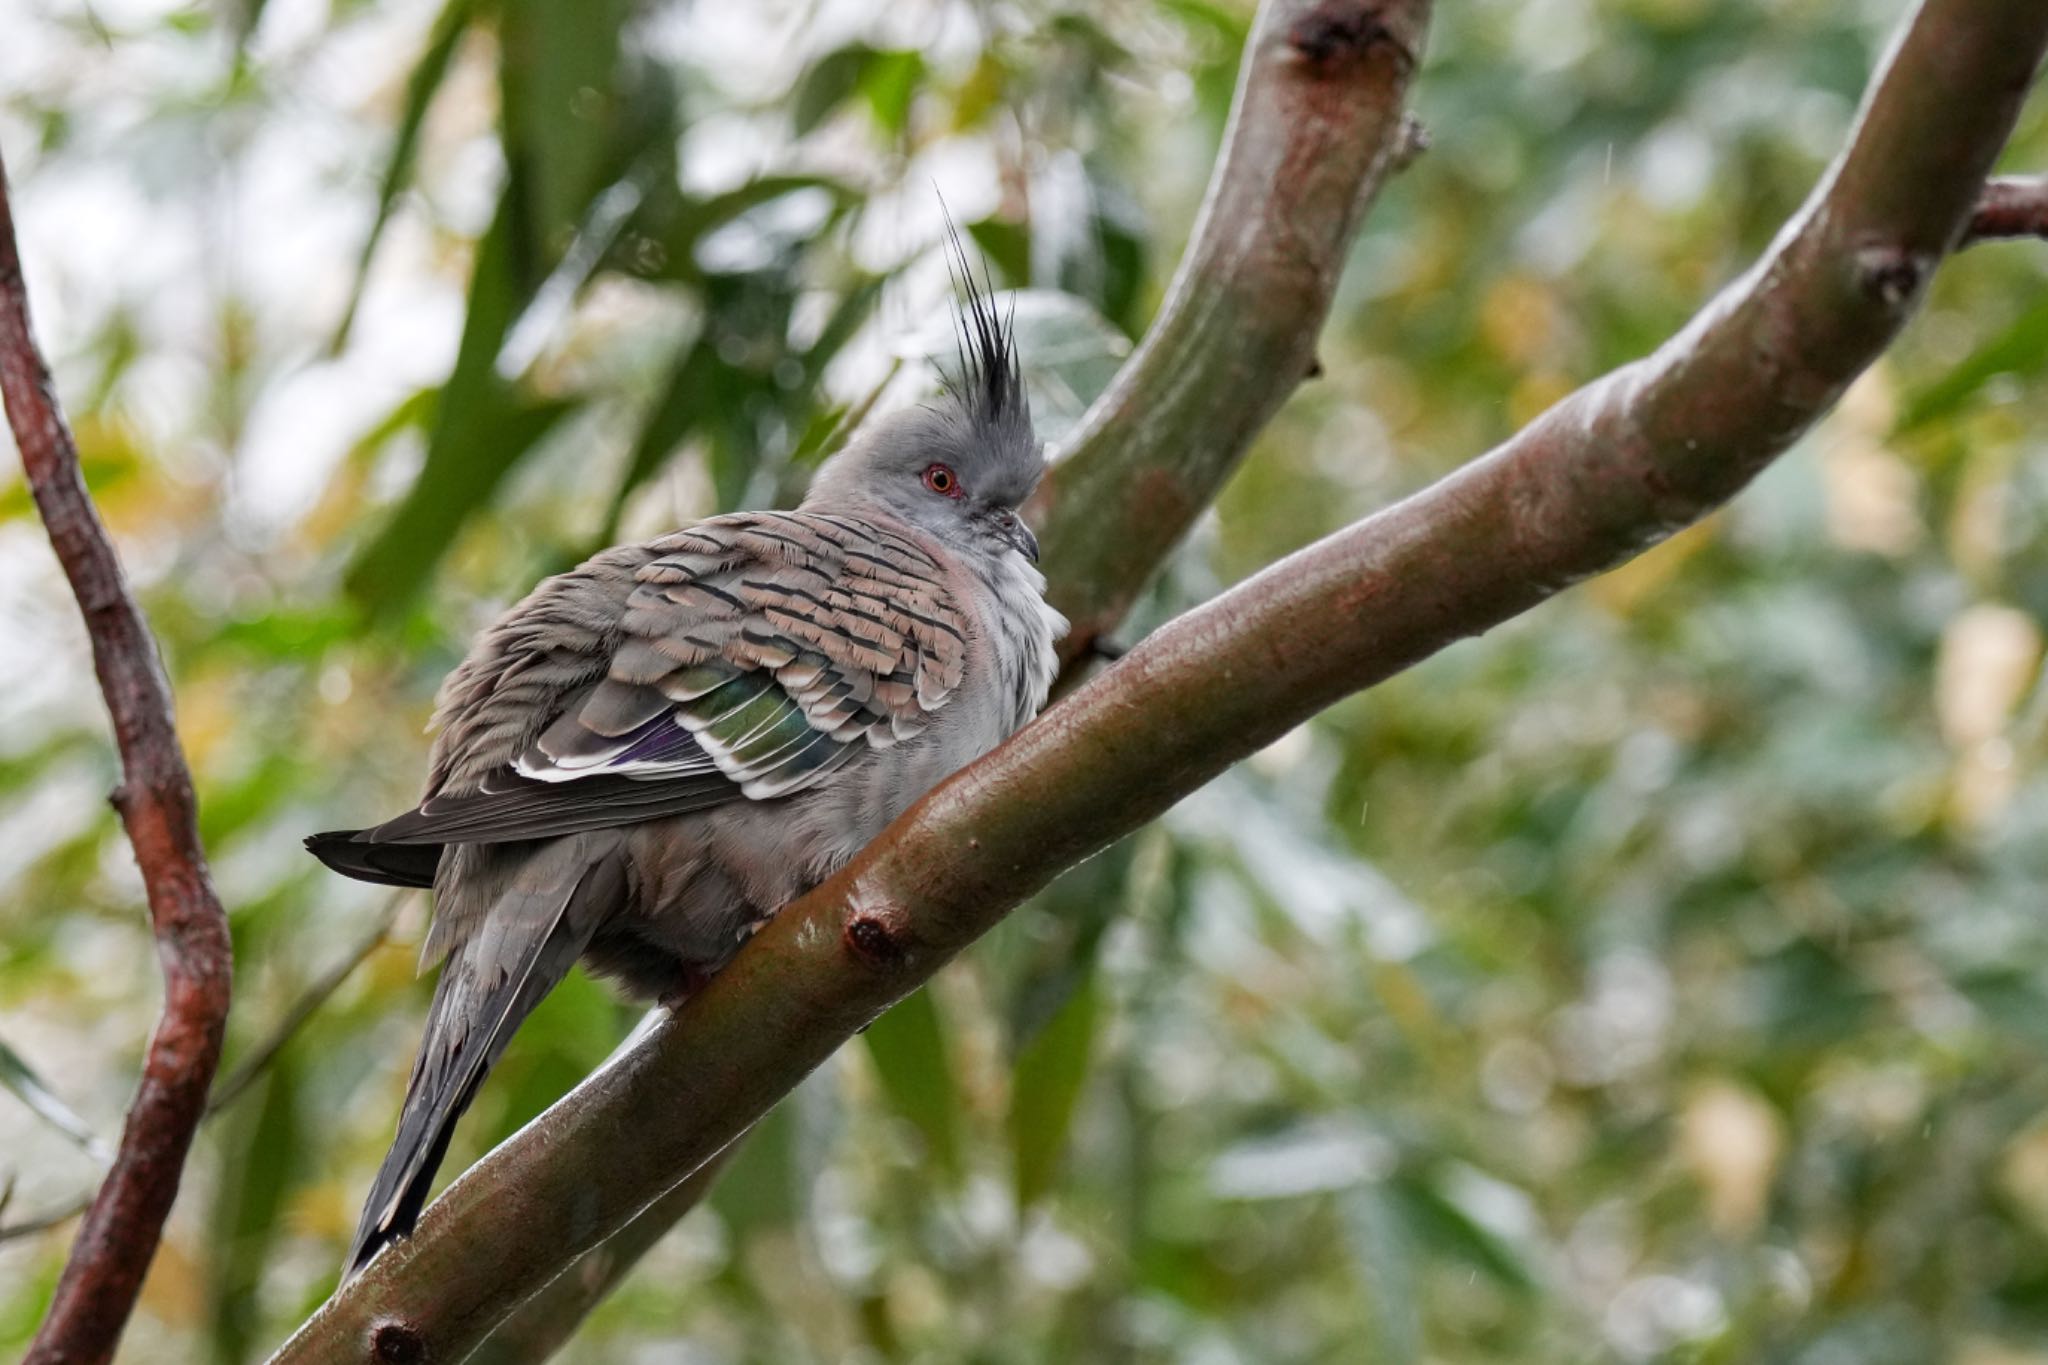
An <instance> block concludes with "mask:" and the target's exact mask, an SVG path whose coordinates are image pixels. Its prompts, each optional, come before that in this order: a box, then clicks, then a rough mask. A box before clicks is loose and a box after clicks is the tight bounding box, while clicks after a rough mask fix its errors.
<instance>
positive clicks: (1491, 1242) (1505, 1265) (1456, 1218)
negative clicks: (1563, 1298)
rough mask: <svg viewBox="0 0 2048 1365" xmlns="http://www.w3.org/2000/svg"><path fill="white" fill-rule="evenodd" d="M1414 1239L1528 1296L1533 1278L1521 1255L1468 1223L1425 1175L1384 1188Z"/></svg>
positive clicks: (1472, 1221) (1483, 1228) (1407, 1176)
mask: <svg viewBox="0 0 2048 1365" xmlns="http://www.w3.org/2000/svg"><path fill="white" fill-rule="evenodd" d="M1386 1188H1387V1190H1388V1192H1389V1194H1391V1195H1392V1196H1393V1197H1394V1199H1395V1201H1396V1202H1397V1203H1398V1206H1399V1207H1400V1209H1401V1212H1402V1216H1403V1217H1404V1218H1405V1219H1406V1220H1407V1223H1408V1226H1409V1227H1410V1228H1411V1229H1413V1230H1414V1233H1415V1237H1416V1240H1417V1241H1419V1242H1421V1243H1422V1244H1423V1245H1424V1246H1426V1247H1428V1248H1429V1249H1430V1250H1432V1251H1434V1252H1437V1253H1438V1254H1440V1255H1445V1256H1450V1257H1452V1258H1453V1259H1456V1260H1460V1261H1463V1262H1464V1263H1465V1264H1467V1265H1469V1266H1471V1267H1472V1268H1473V1269H1475V1270H1478V1271H1480V1272H1481V1273H1482V1274H1485V1275H1488V1276H1490V1277H1492V1278H1493V1279H1494V1280H1495V1281H1497V1282H1498V1283H1499V1284H1500V1285H1501V1286H1503V1287H1504V1288H1507V1289H1512V1290H1515V1291H1516V1292H1518V1293H1523V1294H1528V1293H1533V1292H1535V1289H1536V1277H1535V1276H1534V1275H1533V1274H1532V1273H1531V1272H1530V1270H1529V1267H1528V1266H1527V1265H1526V1264H1524V1262H1523V1260H1522V1254H1521V1251H1520V1250H1519V1249H1518V1248H1516V1247H1515V1246H1513V1245H1512V1244H1510V1243H1509V1242H1508V1241H1506V1240H1505V1239H1503V1238H1502V1237H1500V1236H1498V1235H1497V1234H1495V1233H1494V1232H1493V1230H1492V1229H1490V1228H1488V1227H1487V1226H1486V1225H1485V1224H1483V1223H1481V1222H1480V1221H1479V1220H1478V1219H1476V1218H1474V1217H1473V1216H1472V1215H1471V1214H1470V1213H1468V1212H1466V1210H1465V1209H1464V1208H1463V1207H1462V1206H1461V1205H1460V1204H1459V1203H1458V1202H1457V1201H1456V1200H1454V1199H1452V1198H1451V1197H1450V1196H1449V1195H1447V1194H1446V1193H1445V1192H1444V1191H1443V1190H1442V1189H1441V1188H1439V1186H1438V1183H1437V1182H1436V1181H1435V1180H1434V1179H1432V1178H1431V1177H1430V1176H1428V1175H1418V1174H1408V1173H1404V1174H1401V1175H1396V1176H1395V1177H1394V1178H1393V1179H1391V1180H1389V1181H1388V1182H1387V1186H1386Z"/></svg>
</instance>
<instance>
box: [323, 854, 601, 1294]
mask: <svg viewBox="0 0 2048 1365" xmlns="http://www.w3.org/2000/svg"><path fill="white" fill-rule="evenodd" d="M569 851H570V850H569V849H568V848H565V847H564V846H563V845H556V846H554V847H552V848H547V849H543V850H541V851H540V852H538V853H537V854H536V855H535V856H534V857H533V858H532V859H531V860H530V861H528V862H527V864H526V865H525V866H524V867H522V868H521V869H520V870H519V872H518V873H517V874H516V875H515V876H514V878H513V880H512V884H511V886H510V887H509V888H508V889H507V891H506V892H505V894H504V895H503V896H502V897H500V898H499V899H498V901H497V902H496V903H495V904H494V905H492V906H491V908H490V910H489V912H488V913H487V914H485V915H484V916H483V917H482V920H481V922H480V923H479V925H478V927H477V929H476V931H475V932H474V933H473V934H471V935H470V936H469V937H468V938H467V939H466V940H465V941H464V942H463V943H462V944H461V945H460V946H459V947H457V948H455V949H454V950H453V951H452V952H451V953H450V954H449V957H448V961H447V963H446V964H445V965H444V966H443V967H442V969H441V979H440V982H439V984H437V985H436V986H435V988H434V1003H433V1004H432V1005H431V1006H430V1007H429V1008H428V1010H427V1028H426V1035H425V1037H423V1038H422V1039H421V1040H420V1051H419V1056H418V1057H417V1058H415V1059H414V1061H413V1067H412V1080H411V1082H410V1083H409V1084H408V1085H407V1087H406V1091H405V1105H404V1107H403V1108H402V1109H401V1110H400V1111H399V1116H398V1136H397V1137H396V1138H395V1139H393V1141H392V1144H391V1150H390V1152H388V1153H387V1154H386V1155H385V1157H384V1164H383V1166H381V1167H380V1168H379V1169H378V1171H377V1179H376V1181H375V1183H374V1184H372V1185H371V1187H370V1196H369V1198H368V1199H367V1200H366V1201H365V1202H364V1204H363V1214H362V1219H361V1221H360V1222H359V1223H358V1224H357V1226H356V1236H355V1244H354V1245H353V1246H352V1247H350V1248H349V1254H348V1270H347V1274H348V1275H350V1276H353V1275H354V1274H355V1273H356V1272H357V1271H359V1270H361V1269H362V1268H363V1267H364V1266H366V1265H368V1264H369V1262H370V1260H371V1258H373V1257H374V1256H376V1254H377V1253H378V1252H379V1251H381V1250H383V1249H384V1247H385V1246H387V1245H389V1244H390V1243H392V1242H394V1241H397V1240H398V1239H400V1238H402V1237H406V1236H409V1235H411V1233H412V1229H413V1224H414V1223H415V1222H417V1221H418V1220H419V1216H420V1209H421V1208H422V1207H423V1206H424V1205H425V1204H426V1202H427V1194H428V1192H429V1190H430V1189H431V1187H432V1185H433V1180H434V1172H435V1170H436V1169H438V1168H439V1166H440V1164H441V1160H442V1158H443V1157H445V1156H446V1155H447V1153H448V1140H449V1138H450V1137H451V1136H452V1135H453V1134H454V1131H455V1123H456V1120H458V1119H460V1118H461V1117H462V1113H463V1111H464V1110H465V1109H467V1108H468V1107H469V1102H470V1101H471V1100H472V1099H474V1098H475V1097H476V1092H477V1089H478V1087H479V1086H481V1085H482V1084H483V1080H484V1076H485V1075H486V1074H487V1073H488V1072H489V1071H490V1069H491V1067H492V1066H493V1065H495V1064H496V1062H497V1060H498V1058H499V1057H500V1056H501V1055H502V1054H503V1053H504V1051H505V1045H506V1044H507V1043H508V1042H510V1041H511V1039H512V1034H513V1032H514V1031H515V1030H516V1029H517V1028H518V1027H519V1025H520V1022H521V1021H522V1020H524V1019H525V1018H526V1016H527V1015H528V1014H530V1013H532V1011H533V1007H534V1006H535V1005H538V1004H539V1003H540V1001H541V998H542V997H543V996H545V995H546V994H547V993H548V992H549V991H550V990H553V989H554V987H555V985H556V984H557V983H558V982H560V981H561V979H562V978H563V977H565V976H567V975H568V974H569V969H570V968H571V967H572V966H574V965H575V962H576V959H577V957H578V956H579V955H580V954H581V953H582V951H583V948H584V945H585V944H587V943H588V942H589V940H590V934H591V930H592V928H593V926H594V925H595V924H596V923H597V921H598V920H599V919H601V918H602V915H603V913H604V912H605V911H606V910H608V909H609V908H610V905H611V903H612V902H613V901H614V900H615V899H616V897H617V896H618V894H619V891H620V885H621V877H620V874H619V870H618V867H617V864H616V862H615V860H612V859H604V860H602V861H599V862H596V863H592V862H589V861H586V860H584V859H582V858H574V859H572V858H569V857H565V856H563V855H565V854H567V853H568V852H569Z"/></svg>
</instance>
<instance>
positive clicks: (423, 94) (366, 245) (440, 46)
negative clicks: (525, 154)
mask: <svg viewBox="0 0 2048 1365" xmlns="http://www.w3.org/2000/svg"><path fill="white" fill-rule="evenodd" d="M474 14H475V5H474V0H448V4H447V5H446V6H444V7H443V8H442V10H441V13H440V16H439V17H438V18H436V19H435V20H434V27H433V31H432V32H431V33H430V34H429V35H428V38H427V47H426V51H424V52H422V53H421V54H420V59H419V61H418V62H417V63H416V64H415V65H414V66H413V69H412V74H411V75H410V76H408V77H407V78H406V82H405V108H404V110H403V111H402V112H401V113H400V114H399V117H398V131H397V133H396V135H395V136H394V137H393V138H392V140H391V156H390V159H389V160H388V161H386V162H385V164H384V177H383V179H382V181H380V182H379V184H378V186H377V213H376V216H375V217H374V218H372V219H371V220H370V233H369V236H367V237H365V238H364V239H363V250H362V254H361V256H360V257H359V258H358V259H357V262H356V278H355V284H354V286H353V287H352V288H351V289H350V290H349V296H348V305H347V307H345V308H344V309H343V310H342V315H341V321H340V322H339V323H337V324H336V325H335V329H334V339H333V340H332V341H331V342H330V343H329V349H330V350H332V351H339V350H341V348H342V346H343V345H345V344H346V343H347V341H348V334H349V329H350V328H351V327H352V326H354V324H355V316H356V309H357V307H358V306H359V305H360V304H361V303H362V298H363V286H364V284H365V282H366V281H368V279H369V277H370V262H371V260H372V259H373V258H375V256H376V254H377V244H378V243H379V242H380V241H382V240H383V238H384V228H385V226H386V225H387V224H388V223H389V222H390V221H391V209H392V206H393V205H394V204H395V203H396V202H397V199H398V192H399V191H400V190H402V189H404V188H405V184H406V181H408V180H410V179H411V178H412V166H413V159H414V157H415V156H416V155H417V154H418V152H419V144H420V129H421V127H423V126H424V125H425V123H426V121H427V110H428V109H429V108H430V107H432V105H433V103H434V95H435V93H436V92H437V91H439V90H440V88H441V82H442V81H443V80H444V79H446V77H447V75H448V64H449V59H450V58H452V57H453V56H454V55H455V48H456V45H457V43H458V42H460V40H461V38H462V35H463V34H464V33H466V32H467V31H468V30H469V24H470V20H471V19H472V18H473V17H474Z"/></svg>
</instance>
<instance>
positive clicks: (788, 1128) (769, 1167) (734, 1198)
mask: <svg viewBox="0 0 2048 1365" xmlns="http://www.w3.org/2000/svg"><path fill="white" fill-rule="evenodd" d="M739 1141H740V1143H741V1146H740V1149H739V1152H738V1154H737V1155H736V1156H734V1157H733V1159H732V1161H731V1162H730V1163H729V1164H728V1165H727V1166H726V1168H725V1173H724V1174H723V1175H721V1176H719V1177H718V1183H717V1184H715V1185H713V1186H712V1187H711V1197H710V1199H709V1200H708V1202H709V1203H710V1205H711V1207H712V1208H713V1209H714V1210H715V1211H716V1212H717V1214H718V1216H719V1218H720V1219H722V1220H723V1221H724V1223H725V1225H726V1228H727V1229H728V1230H729V1231H730V1232H731V1234H732V1239H733V1243H734V1245H735V1246H744V1245H745V1244H746V1242H747V1239H748V1238H750V1237H752V1236H753V1235H754V1234H756V1233H759V1232H765V1231H769V1230H771V1229H775V1228H786V1227H788V1226H789V1225H790V1224H792V1223H794V1222H795V1221H796V1219H797V1215H798V1214H799V1213H801V1212H802V1210H803V1199H802V1194H801V1190H800V1187H799V1184H798V1181H799V1178H800V1177H799V1174H798V1169H797V1150H796V1149H797V1111H796V1106H795V1105H793V1104H778V1105H776V1106H775V1108H773V1109H771V1110H769V1111H768V1113H767V1115H766V1116H765V1117H764V1118H762V1120H761V1121H760V1122H759V1123H757V1124H755V1125H754V1126H753V1127H752V1128H751V1129H749V1130H748V1131H747V1132H746V1133H745V1134H743V1135H742V1136H741V1137H740V1139H739Z"/></svg>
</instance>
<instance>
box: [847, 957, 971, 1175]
mask: <svg viewBox="0 0 2048 1365" xmlns="http://www.w3.org/2000/svg"><path fill="white" fill-rule="evenodd" d="M861 1036H862V1039H863V1040H864V1041H865V1043H866V1044H867V1050H868V1057H869V1059H870V1060H872V1061H873V1062H874V1064H875V1074H876V1075H877V1076H878V1077H880V1078H881V1082H882V1091H883V1093H884V1094H885V1095H887V1096H888V1098H889V1104H890V1107H891V1108H893V1109H895V1111H896V1112H897V1113H899V1114H901V1115H902V1116H903V1117H904V1118H906V1119H908V1120H910V1123H911V1126H912V1127H914V1128H916V1129H917V1131H918V1132H919V1133H920V1134H921V1135H922V1136H923V1137H924V1142H925V1148H926V1150H927V1151H928V1152H929V1153H930V1154H931V1159H932V1161H933V1163H934V1164H936V1165H937V1167H938V1169H939V1171H940V1172H941V1173H942V1174H943V1175H944V1176H945V1177H946V1178H947V1179H948V1180H957V1179H958V1178H959V1175H960V1132H959V1122H958V1114H959V1109H960V1101H959V1095H958V1093H957V1088H956V1087H955V1085H954V1083H953V1060H952V1057H951V1055H950V1053H949V1052H948V1051H947V1048H946V1031H945V1026H944V1025H943V1023H942V1022H941V1021H940V1019H939V1011H938V1006H937V1005H936V1004H935V1003H934V1002H933V1000H932V993H931V991H930V990H929V989H922V990H918V991H915V992H913V993H912V994H911V995H910V996H909V997H908V998H906V999H904V1000H902V1001H900V1002H898V1003H897V1004H896V1005H895V1006H894V1007H892V1008H891V1009H889V1010H888V1011H886V1012H885V1013H884V1014H883V1015H882V1016H881V1018H879V1019H877V1020H875V1022H874V1023H872V1024H870V1025H869V1026H868V1030H867V1032H866V1033H864V1034H862V1035H861Z"/></svg>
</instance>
